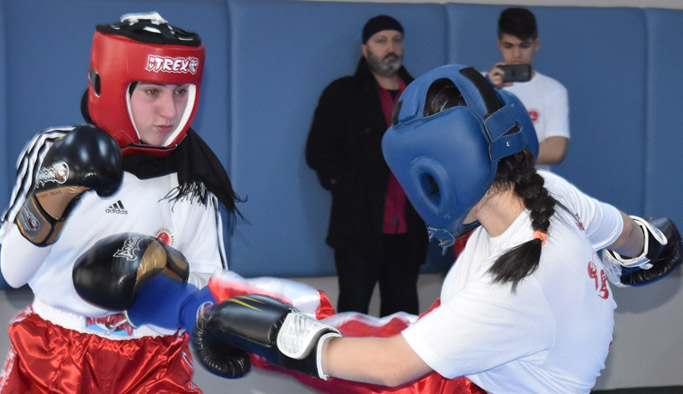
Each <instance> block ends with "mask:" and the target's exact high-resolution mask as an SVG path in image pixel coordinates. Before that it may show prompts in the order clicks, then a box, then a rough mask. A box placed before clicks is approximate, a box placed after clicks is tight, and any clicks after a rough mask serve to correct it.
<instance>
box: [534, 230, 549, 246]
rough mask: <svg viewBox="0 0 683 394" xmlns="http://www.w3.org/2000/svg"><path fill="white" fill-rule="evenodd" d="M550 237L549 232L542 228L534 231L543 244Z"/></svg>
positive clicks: (536, 237) (535, 236)
mask: <svg viewBox="0 0 683 394" xmlns="http://www.w3.org/2000/svg"><path fill="white" fill-rule="evenodd" d="M546 238H548V233H547V232H545V231H541V230H536V231H535V232H534V239H540V240H541V245H545V239H546Z"/></svg>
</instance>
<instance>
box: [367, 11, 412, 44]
mask: <svg viewBox="0 0 683 394" xmlns="http://www.w3.org/2000/svg"><path fill="white" fill-rule="evenodd" d="M382 30H396V31H399V32H401V33H403V26H401V24H400V23H398V21H397V20H396V19H394V18H392V17H390V16H387V15H379V16H376V17H374V18H371V19H370V20H369V21H368V22H367V23H366V24H365V26H363V44H365V43H366V42H368V39H369V38H370V37H372V36H373V35H374V34H375V33H377V32H378V31H382Z"/></svg>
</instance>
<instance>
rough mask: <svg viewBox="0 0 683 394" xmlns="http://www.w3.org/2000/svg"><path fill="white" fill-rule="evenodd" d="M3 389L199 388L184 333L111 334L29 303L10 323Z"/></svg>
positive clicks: (118, 391)
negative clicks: (51, 316) (70, 323)
mask: <svg viewBox="0 0 683 394" xmlns="http://www.w3.org/2000/svg"><path fill="white" fill-rule="evenodd" d="M9 337H10V341H11V345H10V349H9V354H8V356H7V362H6V364H5V368H4V369H3V371H2V374H1V375H0V391H1V392H2V393H22V394H26V393H50V394H54V393H98V394H99V393H101V394H105V393H112V394H123V393H136V394H137V393H155V394H157V393H159V394H161V393H169V394H170V393H174V394H175V393H201V390H200V389H199V387H197V386H196V385H195V384H194V383H193V382H192V374H193V368H192V365H193V361H192V355H191V353H190V349H189V346H188V345H189V338H188V335H187V334H183V335H165V336H157V337H150V336H146V337H141V338H136V339H124V340H112V339H107V338H104V337H101V336H98V335H93V334H85V333H81V332H78V331H74V330H70V329H67V328H64V327H61V326H58V325H56V324H53V323H51V322H49V321H47V320H44V319H43V318H41V317H40V316H38V315H37V314H36V313H33V311H32V309H31V308H30V307H29V308H27V309H26V310H24V311H23V312H22V313H20V314H19V315H18V316H17V317H16V318H15V319H14V320H13V321H12V322H11V323H10V326H9Z"/></svg>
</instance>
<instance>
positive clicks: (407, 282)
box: [306, 15, 428, 316]
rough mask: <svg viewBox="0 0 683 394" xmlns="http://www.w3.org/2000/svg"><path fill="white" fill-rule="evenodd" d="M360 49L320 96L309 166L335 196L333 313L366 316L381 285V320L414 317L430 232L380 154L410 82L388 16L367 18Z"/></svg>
mask: <svg viewBox="0 0 683 394" xmlns="http://www.w3.org/2000/svg"><path fill="white" fill-rule="evenodd" d="M361 51H362V54H363V57H361V59H360V61H359V63H358V67H357V69H356V72H355V74H354V75H353V76H346V77H343V78H340V79H337V80H335V81H334V82H332V83H331V84H330V85H329V86H327V88H326V89H325V90H324V91H323V93H322V96H321V97H320V101H319V102H318V107H317V108H316V110H315V115H314V117H313V124H312V126H311V130H310V134H309V136H308V141H307V145H306V161H307V163H308V165H309V166H310V167H311V168H313V169H314V170H315V171H316V172H317V174H318V178H319V179H320V183H321V184H322V186H323V188H325V189H327V190H330V191H331V192H332V209H331V215H330V223H329V230H328V234H327V243H328V244H329V245H330V246H331V247H332V248H334V252H335V265H336V268H337V274H338V276H339V303H338V311H339V312H343V311H358V312H363V313H367V312H368V305H369V302H370V298H371V297H372V292H373V289H374V287H375V284H376V283H377V282H379V289H380V299H381V305H380V315H381V316H386V315H389V314H392V313H394V312H397V311H405V312H408V313H413V314H417V313H418V309H419V307H418V299H417V279H418V274H419V270H420V265H421V264H422V263H424V260H425V254H426V249H427V242H428V238H427V232H426V230H425V225H424V222H423V221H422V219H420V217H419V216H418V215H417V213H416V212H415V211H414V209H413V207H412V206H411V205H410V202H408V200H407V199H406V197H405V194H404V193H403V190H402V188H401V186H400V185H399V184H398V182H397V181H396V178H395V177H394V176H393V174H391V172H390V171H389V168H388V167H387V165H386V163H385V162H384V158H383V156H382V149H381V142H382V136H383V135H384V132H385V131H386V129H387V128H388V127H389V126H390V124H391V111H392V108H393V105H394V103H395V102H396V99H397V98H398V96H399V95H400V94H401V92H402V91H403V89H404V88H405V86H406V85H407V84H408V83H410V82H411V81H412V80H413V78H412V77H411V76H410V74H408V72H407V71H406V69H405V68H404V67H403V66H402V60H403V27H402V26H401V24H400V23H399V22H398V21H397V20H396V19H394V18H392V17H390V16H386V15H380V16H376V17H374V18H371V19H370V20H368V22H367V23H366V24H365V26H364V27H363V44H362V45H361Z"/></svg>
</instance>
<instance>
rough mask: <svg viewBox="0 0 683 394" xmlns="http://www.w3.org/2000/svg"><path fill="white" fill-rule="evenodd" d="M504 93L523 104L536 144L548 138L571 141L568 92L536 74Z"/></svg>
mask: <svg viewBox="0 0 683 394" xmlns="http://www.w3.org/2000/svg"><path fill="white" fill-rule="evenodd" d="M503 89H504V90H507V91H508V92H510V93H512V94H514V95H515V96H517V98H519V100H520V101H521V102H522V104H524V107H526V109H527V111H528V112H529V116H530V117H531V120H532V121H533V123H534V128H535V129H536V136H537V137H538V142H539V143H540V142H543V141H544V140H546V139H547V138H548V137H556V136H557V137H565V138H569V137H570V135H569V99H568V97H567V89H566V88H565V87H564V85H562V84H561V83H560V82H558V81H557V80H555V79H553V78H551V77H548V76H546V75H543V74H541V73H539V72H538V71H536V72H535V73H534V76H533V77H532V78H531V80H529V81H528V82H515V83H513V84H512V85H511V86H506V87H504V88H503ZM538 168H542V169H549V168H550V166H547V165H539V166H538Z"/></svg>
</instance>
